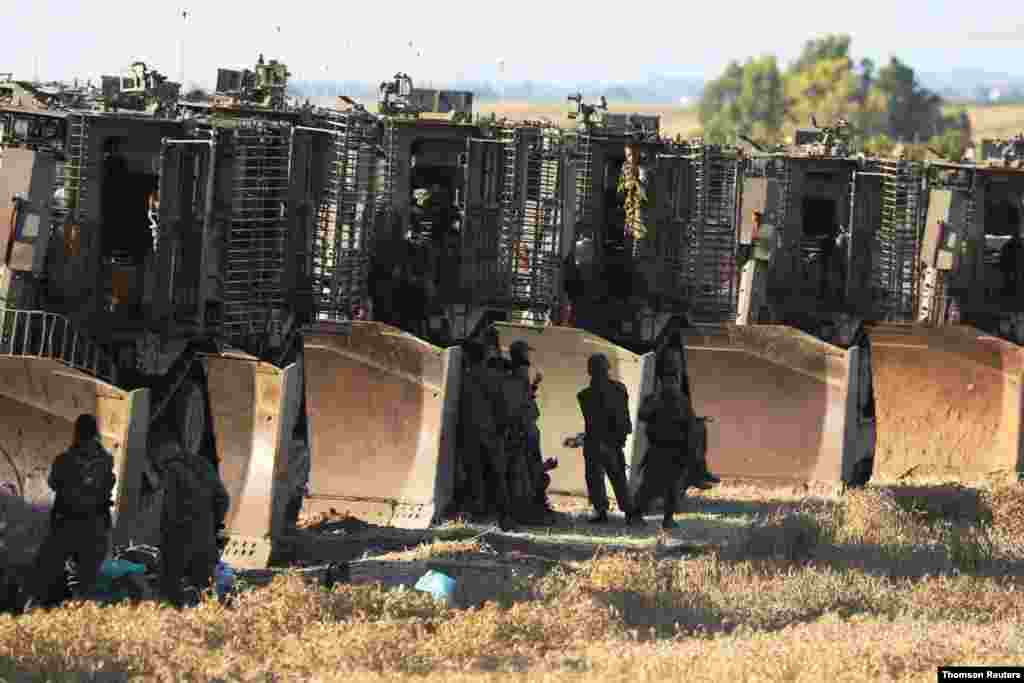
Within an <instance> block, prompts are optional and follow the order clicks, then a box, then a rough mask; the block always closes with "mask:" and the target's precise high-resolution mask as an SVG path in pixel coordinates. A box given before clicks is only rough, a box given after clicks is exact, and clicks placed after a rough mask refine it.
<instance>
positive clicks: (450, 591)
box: [416, 569, 455, 605]
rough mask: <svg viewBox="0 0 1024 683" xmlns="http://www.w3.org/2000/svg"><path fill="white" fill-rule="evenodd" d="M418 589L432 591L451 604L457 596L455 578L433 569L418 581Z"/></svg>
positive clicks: (437, 596)
mask: <svg viewBox="0 0 1024 683" xmlns="http://www.w3.org/2000/svg"><path fill="white" fill-rule="evenodd" d="M416 590H420V591H423V592H424V593H430V594H431V595H433V596H434V597H435V598H437V599H438V600H443V601H444V602H445V603H447V604H449V605H450V604H452V600H453V598H454V597H455V579H453V578H452V577H450V576H448V575H447V574H442V573H441V572H436V571H434V570H433V569H431V570H430V571H428V572H427V573H426V574H424V575H423V576H421V577H420V580H419V581H417V582H416Z"/></svg>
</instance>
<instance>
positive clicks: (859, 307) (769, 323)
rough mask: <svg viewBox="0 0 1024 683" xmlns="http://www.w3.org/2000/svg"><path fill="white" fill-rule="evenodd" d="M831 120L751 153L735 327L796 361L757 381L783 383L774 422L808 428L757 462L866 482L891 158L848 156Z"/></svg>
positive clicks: (778, 357)
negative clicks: (881, 238)
mask: <svg viewBox="0 0 1024 683" xmlns="http://www.w3.org/2000/svg"><path fill="white" fill-rule="evenodd" d="M831 131H832V129H817V128H815V129H810V130H804V131H802V134H801V135H798V136H797V140H796V144H795V145H794V146H792V147H790V148H784V149H781V150H777V151H773V152H767V151H758V152H755V153H753V154H751V155H750V156H748V157H747V158H745V159H744V162H743V167H742V186H741V191H740V195H739V209H740V220H739V230H738V261H739V271H740V272H739V285H740V286H739V296H738V307H737V315H736V323H737V325H738V328H737V329H738V331H739V334H751V335H757V337H758V338H759V339H761V340H762V341H761V342H760V344H761V353H763V354H766V356H765V357H767V358H770V359H771V360H772V363H773V364H776V365H781V366H783V367H787V368H789V369H791V370H792V371H794V375H793V376H791V377H790V378H789V380H788V381H787V382H785V383H783V382H776V383H771V382H767V381H764V382H761V381H759V382H758V384H757V386H758V388H759V389H760V388H761V387H762V386H764V385H769V384H775V386H776V387H777V390H778V391H779V395H778V397H777V400H775V401H772V400H770V399H769V400H767V401H765V405H766V406H768V405H770V406H772V407H771V408H769V410H770V411H771V412H774V413H775V415H771V417H769V419H767V420H766V422H768V423H770V424H771V425H772V426H771V427H768V429H772V430H774V429H776V427H775V425H785V424H799V425H800V432H802V433H803V434H804V436H803V437H802V438H797V439H795V440H793V442H792V443H793V446H790V447H789V448H788V449H783V448H779V449H778V450H776V451H775V452H774V453H773V454H772V455H771V457H763V458H762V460H761V464H760V467H761V468H763V469H764V471H765V472H766V473H767V472H768V471H770V470H771V469H776V470H779V471H784V470H785V469H786V468H798V469H801V470H802V471H805V472H807V473H813V472H815V471H819V472H829V473H831V475H832V476H831V477H829V478H832V479H833V480H834V479H841V480H842V481H844V482H846V483H848V484H854V485H858V484H864V483H866V482H867V481H868V480H869V479H870V477H871V475H872V472H873V466H874V455H875V445H876V438H877V434H876V421H875V399H874V387H873V382H872V348H871V344H870V341H869V338H868V336H867V335H866V333H865V327H864V324H865V321H872V320H876V319H878V315H877V314H876V308H877V298H876V297H874V296H873V294H874V290H872V286H871V285H872V282H871V278H872V276H874V275H875V272H874V268H875V264H873V263H872V261H871V258H870V253H871V250H872V248H873V246H872V245H873V244H874V240H875V239H876V238H877V237H878V234H877V230H878V225H879V221H880V218H881V205H880V201H881V192H880V188H879V186H878V183H877V179H878V175H879V170H878V169H879V168H880V166H882V165H884V162H880V161H878V160H874V159H865V158H863V157H854V156H850V155H849V150H848V149H847V148H846V146H845V144H843V140H842V138H841V137H840V138H839V140H838V141H837V140H834V139H832V138H831V137H830V136H831ZM837 143H838V144H837ZM798 385H802V386H798ZM791 410H792V411H795V412H793V413H789V411H791ZM766 417H768V416H767V415H766ZM781 443H782V442H781V441H780V444H781ZM819 476H820V475H819Z"/></svg>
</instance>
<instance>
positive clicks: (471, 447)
mask: <svg viewBox="0 0 1024 683" xmlns="http://www.w3.org/2000/svg"><path fill="white" fill-rule="evenodd" d="M487 355H488V354H487V349H486V347H485V346H484V345H482V344H479V343H476V342H470V343H468V344H467V345H466V359H467V361H468V365H469V369H468V371H467V373H466V385H465V390H464V391H465V393H464V394H463V401H462V406H461V409H462V415H461V416H460V422H461V424H462V425H464V426H463V429H462V445H463V453H464V454H465V455H464V458H465V460H464V462H465V463H466V467H467V475H468V481H469V487H470V491H471V493H470V497H471V499H473V501H474V503H475V507H476V509H475V511H477V512H481V513H482V512H483V511H484V510H485V509H486V504H487V502H488V501H487V498H489V499H490V501H491V502H493V504H494V507H495V508H496V512H497V514H498V525H499V526H500V527H501V528H502V530H505V531H508V530H510V529H512V528H513V526H514V523H513V516H512V498H511V496H510V495H509V457H508V453H507V452H506V443H505V432H506V430H507V423H508V422H509V416H508V413H509V410H508V408H507V405H506V398H505V394H504V386H503V377H502V375H501V374H500V372H499V371H497V370H495V369H493V368H491V367H489V366H488V365H487ZM488 475H489V476H488ZM488 480H489V483H490V491H489V493H490V495H489V496H487V495H485V492H484V483H485V481H488ZM471 504H472V503H471Z"/></svg>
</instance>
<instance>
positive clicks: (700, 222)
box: [688, 147, 739, 322]
mask: <svg viewBox="0 0 1024 683" xmlns="http://www.w3.org/2000/svg"><path fill="white" fill-rule="evenodd" d="M738 174H739V163H738V159H736V158H734V157H733V156H732V155H729V154H724V153H722V151H721V150H719V149H718V148H715V147H705V148H703V150H702V153H701V155H700V161H699V162H698V165H697V169H696V173H695V189H696V193H695V194H696V197H697V210H696V212H695V213H696V220H695V221H694V225H693V230H692V232H691V239H690V248H691V254H692V256H691V259H690V260H691V266H690V268H689V275H690V282H689V288H688V289H689V290H690V292H691V304H692V308H693V311H694V316H695V317H696V318H698V319H700V320H702V321H708V322H712V321H716V322H717V321H721V320H729V319H733V318H735V315H736V306H737V301H736V298H737V296H738V288H737V282H736V226H735V219H736V215H737V210H736V199H737V188H738Z"/></svg>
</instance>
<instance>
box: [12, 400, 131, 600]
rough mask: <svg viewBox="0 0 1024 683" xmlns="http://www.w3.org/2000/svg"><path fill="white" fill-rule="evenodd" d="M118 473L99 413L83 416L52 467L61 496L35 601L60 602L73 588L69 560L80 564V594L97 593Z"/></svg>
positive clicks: (39, 567) (38, 571) (40, 559)
mask: <svg viewBox="0 0 1024 683" xmlns="http://www.w3.org/2000/svg"><path fill="white" fill-rule="evenodd" d="M116 482H117V477H116V476H115V475H114V458H113V456H111V455H110V453H108V452H107V451H106V450H105V449H104V448H103V446H102V445H100V441H99V427H98V426H97V424H96V417H95V416H93V415H89V414H83V415H79V417H78V419H77V420H76V421H75V427H74V436H73V440H72V443H71V448H69V449H68V450H66V451H64V452H63V453H61V454H60V455H59V456H57V459H56V460H54V462H53V466H52V467H51V468H50V476H49V481H48V483H49V485H50V488H51V489H53V491H54V493H55V494H56V497H55V499H54V503H53V509H52V510H51V512H50V533H49V535H48V536H47V537H46V540H45V541H43V545H42V547H41V548H40V549H39V554H38V555H37V557H36V566H35V580H34V584H35V586H34V589H33V590H32V591H31V593H32V597H33V602H34V603H37V604H39V605H42V606H53V605H56V604H59V603H60V601H61V600H62V599H63V597H64V595H65V594H66V591H67V584H66V579H65V574H64V563H65V560H66V559H67V558H68V557H72V558H74V560H75V562H76V564H77V576H78V586H77V589H76V591H75V593H76V595H75V597H78V598H86V597H89V596H90V595H92V594H93V592H94V590H95V587H96V580H97V578H98V577H99V572H100V567H101V566H102V565H103V560H104V559H106V556H107V552H108V549H109V543H110V529H111V526H112V524H111V515H110V508H111V506H112V505H113V500H112V495H113V492H114V484H115V483H116Z"/></svg>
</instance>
